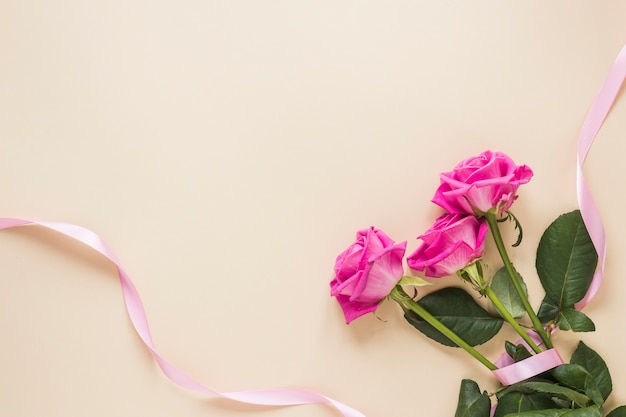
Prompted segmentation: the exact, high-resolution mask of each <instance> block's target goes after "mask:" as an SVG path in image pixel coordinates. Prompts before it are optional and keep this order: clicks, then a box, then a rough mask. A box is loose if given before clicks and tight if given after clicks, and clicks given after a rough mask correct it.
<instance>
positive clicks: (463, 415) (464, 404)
mask: <svg viewBox="0 0 626 417" xmlns="http://www.w3.org/2000/svg"><path fill="white" fill-rule="evenodd" d="M490 412H491V400H490V399H489V396H488V395H487V393H486V392H483V393H481V392H480V388H478V384H477V383H476V382H474V381H472V380H471V379H464V380H463V381H461V390H460V392H459V404H458V405H457V408H456V413H455V414H454V417H489V413H490Z"/></svg>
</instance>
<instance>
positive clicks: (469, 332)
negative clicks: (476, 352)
mask: <svg viewBox="0 0 626 417" xmlns="http://www.w3.org/2000/svg"><path fill="white" fill-rule="evenodd" d="M417 303H418V304H419V305H421V306H422V307H424V308H425V309H426V310H428V312H430V314H432V315H433V316H435V317H436V318H437V319H438V320H439V321H441V322H442V323H443V324H444V325H445V326H447V327H448V328H450V330H452V331H453V332H455V333H456V334H457V335H459V336H460V337H461V338H462V339H463V340H465V341H466V342H467V343H468V344H469V345H470V346H476V345H480V344H482V343H485V342H486V341H488V340H490V339H491V338H492V337H494V336H495V335H496V334H497V333H498V331H500V328H501V327H502V323H503V320H502V319H501V318H499V317H493V316H492V315H491V314H489V313H488V312H487V311H486V310H485V309H483V308H482V307H481V306H480V305H478V303H476V301H474V298H472V296H471V295H469V294H468V293H467V292H466V291H465V290H463V289H461V288H456V287H446V288H444V289H441V290H439V291H435V292H432V293H430V294H428V295H426V296H424V297H423V298H422V299H420V300H419V301H417ZM404 318H405V319H406V320H407V321H408V322H409V323H410V324H411V325H412V326H413V327H415V328H416V329H417V330H419V331H420V332H422V333H424V334H425V335H426V336H428V337H430V338H431V339H433V340H435V341H437V342H439V343H441V344H443V345H446V346H452V347H456V344H454V343H453V342H452V341H450V339H448V338H447V337H446V336H444V335H442V334H441V333H439V331H438V330H436V329H435V328H434V327H432V326H431V325H430V324H428V323H426V322H425V321H424V320H422V319H421V318H420V317H419V316H418V315H417V314H415V313H414V312H412V311H410V310H409V311H405V313H404Z"/></svg>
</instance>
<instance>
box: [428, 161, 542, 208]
mask: <svg viewBox="0 0 626 417" xmlns="http://www.w3.org/2000/svg"><path fill="white" fill-rule="evenodd" d="M532 176H533V171H532V170H531V169H530V168H529V167H527V166H526V165H520V166H517V165H515V163H514V162H513V160H512V159H511V158H510V157H508V156H507V155H506V154H504V153H502V152H491V151H485V152H483V153H481V154H480V155H478V156H475V157H472V158H469V159H466V160H465V161H462V162H460V163H459V164H458V165H457V166H455V167H454V169H453V170H452V171H451V172H444V173H442V174H441V175H440V179H441V185H440V186H439V188H438V189H437V191H436V192H435V196H434V197H433V203H435V204H437V205H439V206H441V207H443V208H444V209H445V210H446V211H448V212H450V213H464V214H472V215H473V214H479V215H480V214H482V213H487V212H489V211H492V212H494V213H496V214H500V213H504V212H505V211H507V210H508V209H509V208H510V207H511V205H512V204H513V202H514V201H515V199H517V195H516V194H515V193H516V192H517V189H518V188H519V186H520V185H522V184H526V183H527V182H528V181H530V179H531V177H532Z"/></svg>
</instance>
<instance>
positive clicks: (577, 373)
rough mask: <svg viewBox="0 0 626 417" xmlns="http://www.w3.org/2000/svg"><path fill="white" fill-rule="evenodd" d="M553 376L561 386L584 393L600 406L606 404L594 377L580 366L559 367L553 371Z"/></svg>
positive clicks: (572, 364)
mask: <svg viewBox="0 0 626 417" xmlns="http://www.w3.org/2000/svg"><path fill="white" fill-rule="evenodd" d="M552 376H554V377H555V378H556V379H557V381H559V382H560V383H561V384H563V385H565V386H567V387H569V388H572V389H575V390H577V391H580V392H584V393H585V395H587V396H588V397H589V398H591V400H592V401H593V402H594V403H595V404H596V405H598V406H601V405H602V404H603V403H604V398H603V397H602V393H601V392H600V389H599V387H598V384H597V383H596V381H595V379H594V378H593V376H592V375H591V374H590V373H589V371H587V370H586V369H585V368H583V367H582V366H580V365H578V364H574V363H569V364H564V365H560V366H557V367H556V368H554V369H553V370H552Z"/></svg>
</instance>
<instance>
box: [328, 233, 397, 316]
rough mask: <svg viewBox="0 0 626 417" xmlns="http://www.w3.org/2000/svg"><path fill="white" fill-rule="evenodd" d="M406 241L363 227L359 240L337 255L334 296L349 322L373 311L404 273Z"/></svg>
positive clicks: (358, 234) (333, 283) (331, 291)
mask: <svg viewBox="0 0 626 417" xmlns="http://www.w3.org/2000/svg"><path fill="white" fill-rule="evenodd" d="M405 250H406V242H402V243H394V241H393V240H391V239H390V238H389V236H387V235H386V234H385V233H384V232H383V231H381V230H378V229H375V228H373V227H370V228H369V229H363V230H359V231H358V232H357V234H356V242H354V243H353V244H352V245H350V247H349V248H348V249H346V250H345V251H343V252H342V253H341V254H339V256H337V261H336V263H335V278H333V280H332V281H331V282H330V295H332V296H334V297H336V298H337V301H338V302H339V305H340V306H341V308H342V310H343V314H344V316H345V318H346V324H347V323H350V322H351V321H352V320H354V319H356V318H358V317H361V316H362V315H364V314H367V313H370V312H372V311H374V310H376V308H377V307H378V304H379V303H380V302H381V301H382V300H383V299H384V298H385V297H386V296H388V295H389V293H391V290H392V289H393V288H394V287H395V285H396V284H397V283H398V281H399V280H400V279H401V278H402V276H403V275H404V268H403V266H402V258H403V256H404V252H405Z"/></svg>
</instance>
